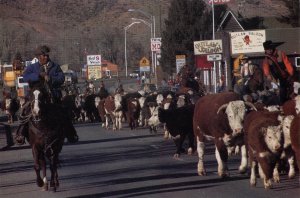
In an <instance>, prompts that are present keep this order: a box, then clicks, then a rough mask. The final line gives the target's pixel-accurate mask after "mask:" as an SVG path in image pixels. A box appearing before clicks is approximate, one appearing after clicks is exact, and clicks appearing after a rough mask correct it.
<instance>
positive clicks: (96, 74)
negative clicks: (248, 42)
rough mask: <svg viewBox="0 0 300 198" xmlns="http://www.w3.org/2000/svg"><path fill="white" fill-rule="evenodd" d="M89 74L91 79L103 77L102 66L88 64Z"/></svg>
mask: <svg viewBox="0 0 300 198" xmlns="http://www.w3.org/2000/svg"><path fill="white" fill-rule="evenodd" d="M87 74H88V79H89V80H92V79H93V80H94V79H99V78H101V77H102V71H101V66H92V67H90V66H88V68H87Z"/></svg>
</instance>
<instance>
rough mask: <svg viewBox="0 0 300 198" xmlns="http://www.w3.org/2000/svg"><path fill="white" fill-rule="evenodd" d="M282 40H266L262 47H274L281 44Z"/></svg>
mask: <svg viewBox="0 0 300 198" xmlns="http://www.w3.org/2000/svg"><path fill="white" fill-rule="evenodd" d="M283 43H284V42H273V41H271V40H267V41H265V42H264V43H263V46H264V49H265V50H267V49H275V48H276V47H278V46H279V45H282V44H283Z"/></svg>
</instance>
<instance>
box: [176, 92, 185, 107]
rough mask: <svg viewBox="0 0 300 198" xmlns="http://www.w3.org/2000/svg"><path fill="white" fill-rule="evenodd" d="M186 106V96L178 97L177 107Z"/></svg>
mask: <svg viewBox="0 0 300 198" xmlns="http://www.w3.org/2000/svg"><path fill="white" fill-rule="evenodd" d="M184 105H185V96H184V95H181V96H179V97H178V100H177V107H178V108H179V107H183V106H184Z"/></svg>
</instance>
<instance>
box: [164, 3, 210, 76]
mask: <svg viewBox="0 0 300 198" xmlns="http://www.w3.org/2000/svg"><path fill="white" fill-rule="evenodd" d="M209 9H210V7H207V6H206V4H205V3H204V1H201V0H185V1H182V0H173V1H172V3H171V6H170V9H169V15H168V19H167V20H166V21H165V24H166V29H165V31H164V32H163V33H162V47H161V51H162V56H161V60H160V61H161V65H162V68H163V70H164V71H165V72H168V73H172V72H175V71H176V55H181V54H184V55H186V57H187V64H188V65H194V41H198V40H206V39H211V30H212V28H211V12H210V10H209Z"/></svg>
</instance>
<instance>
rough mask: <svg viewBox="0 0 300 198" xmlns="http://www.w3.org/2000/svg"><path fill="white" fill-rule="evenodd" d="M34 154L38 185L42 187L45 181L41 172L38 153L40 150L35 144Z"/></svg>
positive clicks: (33, 147)
mask: <svg viewBox="0 0 300 198" xmlns="http://www.w3.org/2000/svg"><path fill="white" fill-rule="evenodd" d="M32 155H33V159H34V170H35V173H36V184H37V186H38V187H42V186H43V184H44V182H43V180H42V178H41V174H40V170H41V168H40V162H39V154H38V150H37V149H36V147H35V146H32Z"/></svg>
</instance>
